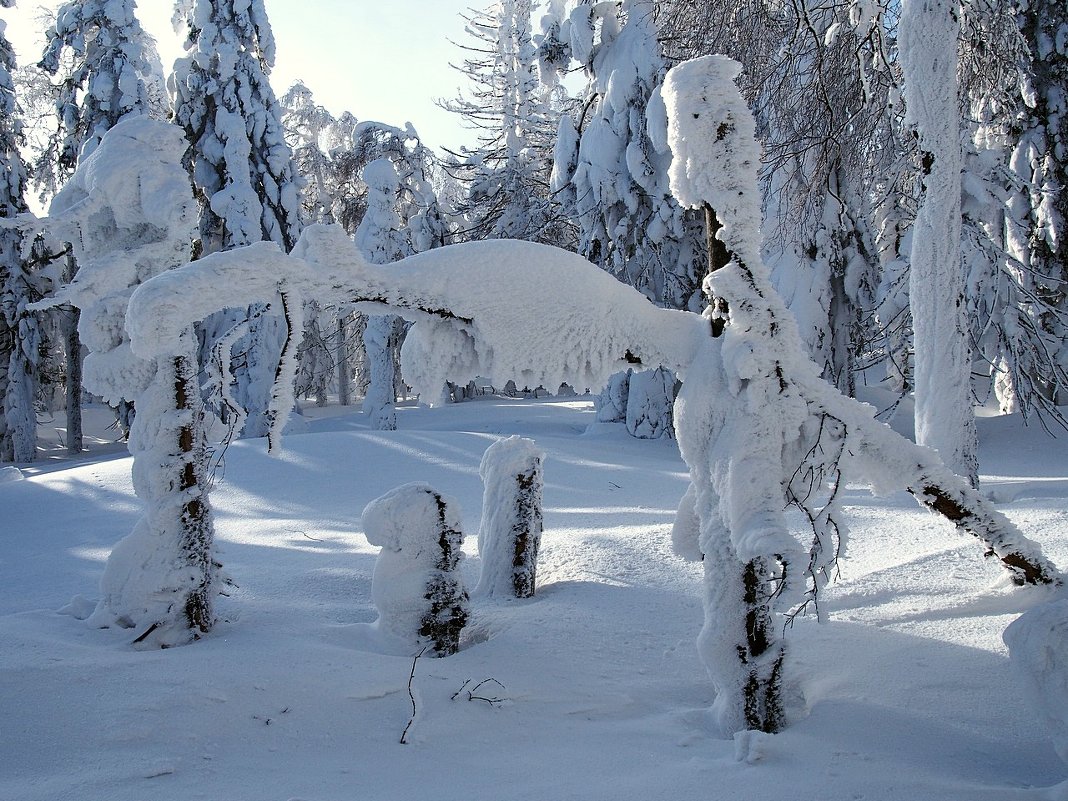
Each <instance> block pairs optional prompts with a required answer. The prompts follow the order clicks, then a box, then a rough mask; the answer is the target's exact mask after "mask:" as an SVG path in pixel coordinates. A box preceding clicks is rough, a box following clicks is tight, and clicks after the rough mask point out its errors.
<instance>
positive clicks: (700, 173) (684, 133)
mask: <svg viewBox="0 0 1068 801" xmlns="http://www.w3.org/2000/svg"><path fill="white" fill-rule="evenodd" d="M741 71H742V65H741V64H739V63H738V62H737V61H734V60H733V59H730V58H727V57H726V56H718V55H716V56H703V57H701V58H695V59H692V60H690V61H684V62H683V63H682V64H679V65H677V66H676V67H673V68H672V69H671V70H669V71H668V74H667V75H666V76H665V78H664V85H663V88H662V90H661V95H662V97H663V101H664V106H665V109H666V113H667V140H668V144H669V145H670V146H671V152H672V154H673V156H674V159H673V161H672V162H671V171H670V178H671V192H672V194H674V195H675V197H676V198H678V200H679V202H680V203H682V204H683V205H685V206H689V207H691V208H699V207H700V206H702V205H703V204H704V203H708V204H709V205H710V206H711V207H712V208H714V209H715V210H716V214H717V215H718V216H719V219H720V222H721V223H723V226H724V228H725V229H728V230H732V231H734V232H735V233H734V235H733V237H732V241H733V240H734V239H739V240H741V241H745V239H748V240H749V241H753V242H759V241H760V236H759V226H760V218H761V214H760V198H759V197H758V196H757V195H756V194H755V193H752V192H749V191H748V189H749V187H748V185H747V184H748V182H749V181H751V180H752V176H754V175H756V171H757V167H758V165H759V163H760V148H759V146H758V145H757V142H756V125H755V123H754V121H753V115H752V114H751V113H750V111H749V108H748V107H747V106H746V104H745V101H744V99H743V98H742V96H741V94H740V93H739V92H738V87H737V86H735V84H734V79H735V78H737V77H738V75H739V74H741ZM655 138H656V137H654V140H655ZM728 247H729V249H730V250H731V251H732V252H737V249H736V248H735V247H734V246H733V244H731V243H728Z"/></svg>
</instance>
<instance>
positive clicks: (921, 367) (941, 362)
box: [899, 0, 979, 486]
mask: <svg viewBox="0 0 1068 801" xmlns="http://www.w3.org/2000/svg"><path fill="white" fill-rule="evenodd" d="M959 36H960V19H959V9H958V5H957V2H956V0H906V2H904V3H903V4H902V10H901V21H900V27H899V48H900V52H901V67H902V76H903V81H904V84H905V105H906V110H907V111H906V114H907V117H906V119H907V121H908V122H910V123H912V124H913V125H914V126H915V132H916V136H917V139H918V143H919V150H920V154H919V155H920V160H921V166H922V180H921V186H922V193H923V194H922V199H921V201H920V207H919V209H918V210H917V213H916V222H915V226H914V228H913V232H912V255H911V260H910V278H909V285H910V291H909V303H910V308H911V310H912V327H913V347H914V351H915V373H914V377H915V391H914V395H915V401H916V407H915V409H916V411H915V415H916V441H917V442H918V443H920V444H921V445H927V446H928V447H931V448H934V449H935V450H937V451H938V452H939V454H940V455H941V457H942V459H943V461H945V463H946V464H947V465H949V466H950V467H951V468H952V469H953V470H954V471H955V472H956V473H958V474H960V475H962V476H966V477H967V478H968V480H969V481H971V482H972V484H973V486H974V485H978V482H979V454H978V447H979V445H978V439H977V435H976V431H975V412H974V411H973V409H972V390H971V344H970V339H969V335H968V321H967V316H966V308H965V303H964V272H963V268H962V264H961V245H960V241H961V177H960V173H961V166H962V163H963V159H962V154H961V145H960V110H959V108H960V107H959V100H958V97H957V95H958V90H957V57H956V53H957V40H958V38H959Z"/></svg>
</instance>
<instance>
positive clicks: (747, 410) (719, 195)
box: [664, 56, 1057, 732]
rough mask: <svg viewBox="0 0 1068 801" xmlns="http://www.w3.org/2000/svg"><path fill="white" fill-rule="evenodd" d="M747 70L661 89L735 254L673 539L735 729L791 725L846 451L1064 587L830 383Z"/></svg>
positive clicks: (684, 442)
mask: <svg viewBox="0 0 1068 801" xmlns="http://www.w3.org/2000/svg"><path fill="white" fill-rule="evenodd" d="M740 69H741V65H739V64H738V63H737V62H734V61H731V60H730V59H726V58H724V57H721V56H709V57H705V58H701V59H695V60H692V61H689V62H685V63H683V64H681V65H679V66H677V67H675V68H674V69H673V70H672V71H671V72H670V73H669V74H668V77H667V79H666V82H665V91H664V95H665V101H666V108H667V115H666V116H667V120H666V126H667V131H666V137H667V138H668V140H669V141H670V143H671V147H672V151H673V153H674V155H675V161H674V162H673V166H672V174H671V183H672V190H673V191H674V193H675V194H676V196H677V197H678V198H679V200H680V202H683V203H685V204H687V205H689V206H698V207H700V206H707V207H710V208H712V209H714V210H715V211H716V213H717V216H718V218H719V219H720V220H721V222H722V227H721V228H720V229H719V231H718V233H717V238H718V240H719V241H720V242H721V243H722V244H723V246H724V247H725V248H726V250H727V252H728V253H729V254H730V262H729V264H727V265H725V266H724V267H722V268H720V269H718V270H715V271H713V272H711V273H710V275H709V277H708V278H707V279H706V291H707V293H708V295H709V297H710V298H712V299H713V302H712V304H711V305H710V308H709V310H708V311H707V312H706V316H707V318H708V319H709V321H710V322H711V323H713V324H714V323H715V322H716V321H717V320H721V321H722V325H721V326H716V325H713V326H712V334H713V336H711V337H709V339H708V346H707V347H705V348H702V349H700V350H699V351H698V353H697V354H696V357H695V361H694V363H693V364H692V366H691V367H690V369H688V370H687V373H686V376H685V377H684V384H683V388H682V392H681V393H680V395H679V399H678V402H677V404H676V424H677V428H678V435H679V444H680V449H681V451H682V454H683V458H684V459H685V460H686V463H687V465H688V467H689V469H690V476H691V486H690V488H689V490H688V491H687V493H686V496H685V497H684V498H683V500H682V503H681V504H680V507H679V514H678V517H677V519H676V524H675V530H674V532H673V538H674V540H675V544H676V549H677V551H678V552H679V553H680V554H681V555H685V556H688V557H690V558H694V559H702V560H703V562H704V569H705V575H706V598H705V626H704V629H703V630H702V633H701V636H700V638H699V647H700V649H701V652H702V656H703V658H704V661H705V664H706V665H707V667H708V669H709V671H710V673H711V674H712V677H713V681H714V682H715V683H716V685H717V697H716V702H715V710H716V712H717V716H718V718H719V720H720V723H721V725H722V726H723V727H724V729H726V730H727V731H728V732H737V731H739V730H741V729H760V730H763V731H775V730H777V729H779V728H781V727H782V726H783V725H784V723H785V719H784V705H783V699H782V686H783V685H782V674H783V669H784V665H785V648H786V644H785V641H784V639H783V635H782V631H783V622H782V620H781V619H780V615H782V614H796V612H797V610H799V609H802V608H805V607H806V606H808V605H809V604H811V603H815V604H816V605H817V609H818V603H819V597H820V592H821V590H822V587H823V586H824V585H825V584H826V582H827V581H828V575H829V572H830V570H831V567H832V565H833V563H834V560H835V553H836V552H837V549H838V545H837V544H836V542H835V540H836V539H838V540H839V543H840V538H841V536H842V534H843V531H842V528H841V520H840V519H839V514H838V508H837V500H836V498H837V489H838V487H839V485H840V483H841V481H842V475H841V470H842V467H843V464H842V456H843V454H845V453H846V452H848V453H850V454H851V455H852V456H853V457H855V460H854V461H853V462H852V465H853V468H854V469H855V470H857V471H858V473H859V474H860V475H861V476H862V477H863V478H864V479H865V480H867V481H869V482H871V483H872V484H873V485H878V486H882V487H889V486H895V487H904V488H905V489H907V490H908V491H909V492H911V493H912V494H913V495H915V496H916V498H917V499H918V500H919V501H920V502H921V503H923V504H925V505H926V506H928V507H929V508H931V509H933V510H934V511H936V512H938V513H940V514H942V515H944V516H945V517H947V518H949V519H950V520H951V521H953V522H954V523H955V524H956V525H957V526H958V527H959V528H961V529H963V530H965V531H967V532H969V533H970V534H972V535H974V536H976V537H978V538H979V539H980V540H981V541H982V542H983V543H985V544H986V545H988V546H989V547H990V549H991V551H992V552H993V553H995V554H996V555H998V556H999V557H1000V558H1001V560H1002V561H1003V563H1004V564H1005V565H1006V567H1008V568H1009V569H1010V570H1011V571H1012V572H1013V574H1014V580H1016V581H1017V582H1018V583H1021V584H1022V583H1032V584H1037V583H1052V582H1054V581H1056V580H1057V571H1056V569H1055V568H1054V567H1053V565H1052V564H1050V563H1049V562H1048V561H1047V560H1046V559H1045V557H1043V556H1042V554H1041V552H1040V550H1039V549H1038V547H1037V546H1036V545H1035V544H1034V543H1031V542H1030V541H1028V540H1027V539H1026V538H1024V537H1023V536H1022V535H1021V534H1020V533H1019V532H1018V531H1016V530H1015V529H1014V527H1013V526H1012V524H1011V523H1009V522H1008V521H1007V520H1006V519H1005V518H1004V517H1003V516H1002V515H1000V513H998V512H997V511H996V510H994V509H993V508H992V507H991V506H990V504H989V502H987V501H986V500H985V499H984V498H983V497H982V496H981V495H979V494H978V493H977V492H976V491H975V490H974V489H973V488H972V487H971V486H970V483H969V482H968V480H967V479H963V478H960V477H958V476H956V475H954V474H952V473H951V472H950V471H949V470H947V468H946V467H945V465H944V464H943V463H942V461H941V460H940V459H939V458H938V457H937V455H935V454H934V452H932V451H930V450H928V449H927V448H924V447H922V446H918V445H915V444H913V443H911V442H909V441H907V440H905V439H904V438H901V437H898V436H897V435H896V434H894V433H893V432H892V431H891V430H890V429H889V428H888V427H886V426H885V425H882V424H879V423H876V422H875V421H874V420H872V417H871V415H872V410H871V408H870V407H865V406H863V405H861V404H857V403H855V402H853V401H851V400H850V399H848V398H846V397H845V396H843V395H841V394H839V393H838V392H836V391H834V389H833V388H832V387H830V386H829V385H828V384H827V383H826V382H824V381H822V380H820V378H819V375H818V371H817V369H816V365H815V364H814V363H813V362H812V361H811V360H810V359H809V358H808V356H807V355H806V354H805V353H804V352H803V350H802V348H801V345H800V337H799V334H798V331H797V326H796V322H795V321H794V320H793V318H792V317H791V315H790V314H789V312H788V311H787V310H786V307H785V305H784V304H783V302H782V300H781V298H780V297H779V296H778V295H777V293H776V292H775V290H774V288H773V286H772V284H771V282H770V273H769V272H768V270H767V267H766V265H765V264H764V261H763V259H762V256H761V252H760V234H759V229H758V224H759V219H760V214H759V203H760V200H759V193H758V191H757V183H756V173H757V168H758V164H759V155H758V150H757V147H756V144H755V142H754V141H753V138H754V135H755V130H756V129H755V122H754V119H753V117H752V116H751V114H750V112H749V111H748V109H747V108H746V107H745V104H744V102H742V99H741V97H740V96H739V95H738V94H737V92H736V90H735V89H734V86H733V82H732V79H733V78H734V77H735V76H737V75H738V73H739V71H740ZM954 83H955V81H954ZM788 506H796V507H797V508H798V509H799V510H800V511H801V512H802V513H803V515H804V516H805V518H806V519H807V520H808V521H809V524H810V526H811V533H812V544H811V546H810V548H809V551H808V553H807V554H805V553H804V552H803V551H802V550H801V549H800V548H799V546H798V541H797V539H796V537H794V536H793V535H791V534H790V532H789V529H788V526H787V523H786V518H785V516H784V514H783V511H784V509H785V508H786V507H788ZM798 572H800V576H799V575H798ZM798 604H799V605H798Z"/></svg>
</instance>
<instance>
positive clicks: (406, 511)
mask: <svg viewBox="0 0 1068 801" xmlns="http://www.w3.org/2000/svg"><path fill="white" fill-rule="evenodd" d="M363 528H364V534H365V535H366V536H367V541H368V542H370V543H371V544H372V545H378V546H380V547H381V548H382V551H381V552H380V553H379V555H378V561H377V562H375V571H374V575H373V577H372V579H371V598H372V600H373V601H374V605H375V608H376V609H377V610H378V620H377V621H376V622H375V626H376V627H377V628H378V630H379V631H381V632H382V633H383V634H386V635H388V636H391V637H393V638H395V639H397V640H399V641H401V642H405V643H408V644H410V645H411V652H412V654H417V653H420V652H421V651H423V650H424V649H426V650H429V651H430V652H432V653H434V654H435V655H437V656H448V655H450V654H454V653H456V651H457V650H459V647H460V632H461V630H462V629H463V627H464V625H465V624H466V623H467V616H468V608H467V601H468V596H467V590H466V589H465V588H464V583H463V577H462V576H461V575H460V571H459V569H458V568H459V564H460V559H461V558H462V553H461V552H460V546H461V545H462V543H463V537H464V535H463V532H462V531H461V529H460V512H459V506H458V505H457V504H456V503H455V502H454V501H452V500H451V499H449V498H447V497H445V496H444V495H442V494H441V493H439V492H437V491H435V490H433V489H431V488H430V487H429V486H427V485H426V484H418V483H413V484H404V485H403V486H400V487H397V488H396V489H393V490H390V491H389V492H387V493H386V494H385V495H382V496H381V497H379V498H376V499H375V500H373V501H371V502H370V503H369V504H367V506H366V508H364V510H363Z"/></svg>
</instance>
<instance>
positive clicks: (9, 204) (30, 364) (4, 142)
mask: <svg viewBox="0 0 1068 801" xmlns="http://www.w3.org/2000/svg"><path fill="white" fill-rule="evenodd" d="M12 5H14V0H0V8H11V7H12ZM4 27H5V21H4V20H2V19H0V219H7V218H12V217H15V216H16V215H18V214H21V213H23V212H25V211H27V210H28V209H27V206H26V200H25V193H26V181H27V178H26V168H25V166H24V164H23V162H22V158H21V156H20V155H19V147H20V145H21V138H22V122H21V120H20V116H19V109H18V105H17V103H16V100H15V85H14V81H13V80H12V74H13V72H14V70H15V54H14V52H13V51H12V49H11V44H10V42H8V40H7V39H6V38H5V36H4ZM23 240H24V235H23V233H22V232H20V231H19V230H17V229H13V228H12V229H8V228H0V461H7V462H10V461H16V462H31V461H33V460H34V459H35V458H36V454H37V412H36V410H35V408H34V395H35V390H36V382H37V362H38V354H39V350H40V344H41V333H40V330H39V323H38V319H37V317H36V315H34V314H33V313H31V312H30V311H29V310H28V309H27V308H26V307H27V306H28V305H29V304H30V303H32V302H33V301H34V300H36V297H35V295H36V289H35V287H34V285H33V279H32V276H31V275H30V272H29V270H28V268H27V264H26V261H27V260H26V258H25V254H24V242H23ZM26 249H28V248H26Z"/></svg>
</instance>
